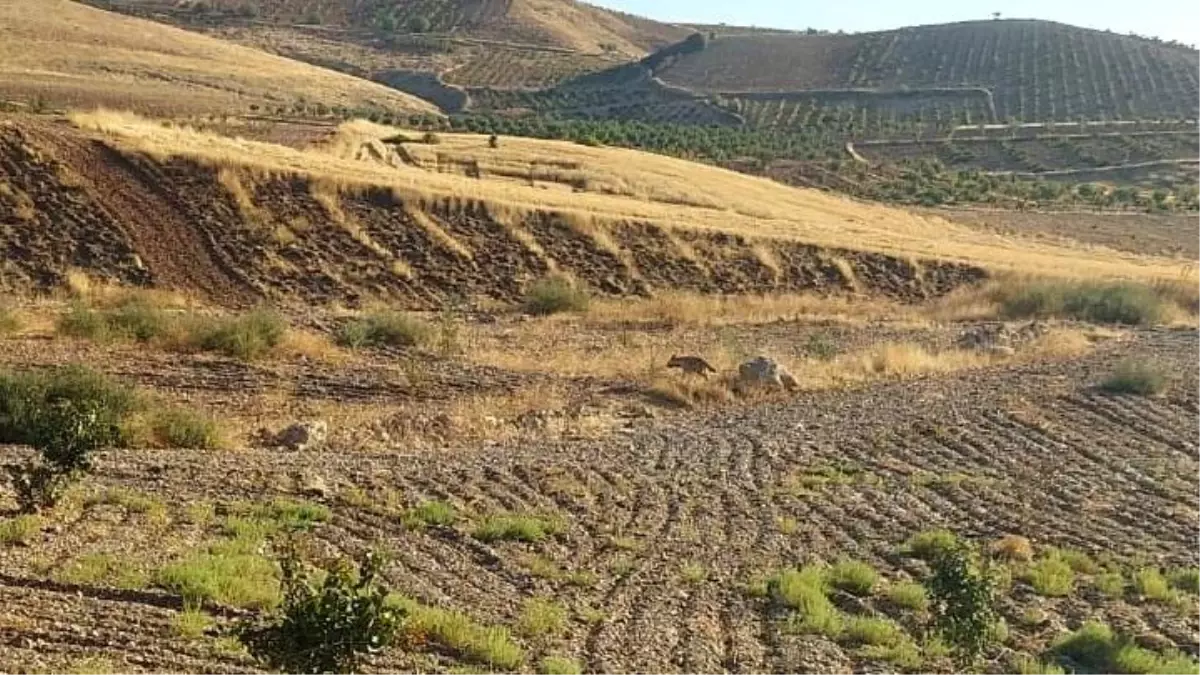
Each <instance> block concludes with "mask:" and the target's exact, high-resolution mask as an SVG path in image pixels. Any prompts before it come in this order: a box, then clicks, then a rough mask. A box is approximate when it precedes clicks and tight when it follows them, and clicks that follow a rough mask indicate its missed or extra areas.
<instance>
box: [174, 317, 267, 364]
mask: <svg viewBox="0 0 1200 675" xmlns="http://www.w3.org/2000/svg"><path fill="white" fill-rule="evenodd" d="M286 332H287V322H286V321H284V320H283V317H281V316H280V315H279V314H276V313H275V312H273V311H270V310H265V309H259V310H255V311H252V312H248V313H246V314H241V315H238V316H232V317H223V318H218V319H207V320H199V319H197V320H196V322H195V323H194V324H193V326H192V327H191V330H190V331H189V333H190V335H191V341H192V343H193V344H194V345H195V346H196V347H198V348H199V349H202V350H204V351H210V352H217V353H219V354H224V355H225V356H229V357H232V358H236V359H241V360H244V361H249V360H253V359H257V358H260V357H262V356H264V355H265V354H266V353H267V352H269V351H270V350H272V349H274V348H276V347H278V346H279V345H280V344H281V343H282V342H283V337H284V335H285V334H286Z"/></svg>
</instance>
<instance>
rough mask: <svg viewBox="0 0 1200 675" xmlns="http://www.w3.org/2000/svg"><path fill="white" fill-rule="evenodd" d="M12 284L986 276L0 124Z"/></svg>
mask: <svg viewBox="0 0 1200 675" xmlns="http://www.w3.org/2000/svg"><path fill="white" fill-rule="evenodd" d="M0 203H3V204H5V205H11V207H12V208H9V209H5V210H4V211H3V212H0V214H2V215H0V246H3V247H4V248H5V250H6V251H7V254H6V256H5V261H6V262H5V265H4V267H3V268H0V270H3V277H2V279H3V281H4V283H5V284H6V285H8V286H11V287H15V288H42V289H45V288H49V287H53V286H55V285H57V284H59V283H61V281H62V280H63V278H64V276H65V273H66V272H67V271H68V270H69V269H70V268H73V267H74V268H81V269H83V270H84V271H86V272H87V273H89V274H91V275H94V276H97V277H100V278H106V279H111V280H115V281H121V282H127V283H136V284H152V285H156V286H162V287H168V288H174V289H178V290H184V291H188V292H191V293H194V294H195V295H198V296H200V297H203V298H206V299H208V300H210V301H212V302H215V303H219V304H223V305H230V306H238V305H246V304H252V303H254V302H258V301H262V300H270V301H275V302H288V301H300V302H306V303H313V302H341V303H346V304H351V305H356V304H359V303H361V302H363V301H365V300H371V299H378V300H385V301H388V302H391V303H395V304H399V305H406V306H410V307H413V308H428V307H434V306H438V305H440V304H442V303H444V302H445V301H446V300H447V299H449V298H454V297H458V298H478V297H490V298H494V299H497V300H502V301H513V300H516V299H518V298H520V296H521V294H522V292H523V289H524V288H525V287H526V286H527V285H528V284H529V283H530V282H531V281H532V280H534V279H536V278H538V277H540V276H543V275H544V274H546V273H547V272H548V271H550V270H551V269H558V270H562V271H565V272H567V273H569V274H571V275H573V276H575V277H576V278H578V279H580V280H582V281H584V282H586V283H587V284H588V285H589V286H590V287H591V288H593V289H594V290H595V291H596V292H598V293H601V294H607V295H648V294H652V293H653V292H654V291H656V290H673V289H689V290H700V291H704V292H717V293H769V292H782V291H802V290H817V291H821V290H829V291H855V292H864V293H871V294H880V295H885V296H888V297H893V298H898V299H914V300H916V299H922V298H926V297H931V296H936V295H940V294H943V293H946V292H948V291H949V290H951V289H953V288H954V287H956V286H958V285H960V284H962V283H969V282H973V281H976V280H979V279H981V278H982V277H983V276H984V272H983V271H982V270H980V269H978V268H975V267H970V266H966V265H960V264H954V263H943V262H934V261H926V262H920V263H917V262H910V261H906V260H900V259H897V258H895V257H892V256H888V255H884V254H877V253H864V252H857V251H840V250H833V249H821V248H817V247H813V246H804V245H801V244H797V243H792V242H787V241H780V240H770V239H761V240H760V239H755V238H753V237H748V236H743V235H735V234H727V233H723V232H719V231H688V230H674V231H672V232H667V231H666V230H664V229H663V228H662V227H660V226H658V225H654V224H649V223H644V222H643V223H638V222H629V223H623V224H619V225H613V226H608V225H601V224H597V223H592V222H580V219H579V218H578V217H577V216H576V215H575V214H564V213H560V212H557V211H532V212H529V213H524V214H519V215H516V216H513V215H512V214H508V213H504V214H501V213H498V212H493V211H492V210H490V207H489V205H487V204H485V203H482V202H479V201H473V200H469V199H440V200H436V201H430V200H426V199H414V198H408V197H402V196H401V195H399V194H397V193H395V192H394V191H391V190H389V189H387V188H348V187H344V186H338V185H336V184H333V183H328V184H326V183H322V182H320V181H315V180H313V179H311V178H308V177H304V176H298V175H281V174H278V173H267V172H265V171H255V170H252V169H249V168H245V167H234V166H219V165H217V166H213V165H206V164H201V163H199V162H196V161H194V160H190V159H183V158H172V159H159V158H156V157H153V156H151V155H149V154H145V153H141V152H136V151H133V150H129V149H125V148H121V147H119V146H117V145H115V144H112V143H111V142H109V141H106V140H101V139H97V138H93V137H90V136H88V135H87V134H85V133H82V132H79V131H77V130H75V129H73V128H71V127H69V126H66V125H58V124H54V123H47V122H44V121H37V120H29V119H27V118H16V119H14V120H12V121H9V122H7V123H5V124H4V126H2V127H0Z"/></svg>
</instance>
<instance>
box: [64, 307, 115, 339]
mask: <svg viewBox="0 0 1200 675" xmlns="http://www.w3.org/2000/svg"><path fill="white" fill-rule="evenodd" d="M55 331H56V332H57V333H58V334H59V335H64V336H66V337H74V338H83V339H85V340H91V341H93V342H103V341H105V340H108V339H109V337H110V332H109V325H108V321H107V320H106V319H105V317H104V315H103V314H101V313H100V312H98V311H96V310H94V309H92V308H90V307H88V306H87V305H86V304H84V303H82V302H78V301H76V302H73V303H71V306H70V307H69V308H67V311H66V313H64V314H63V315H62V316H60V317H59V318H58V323H57V324H56V325H55Z"/></svg>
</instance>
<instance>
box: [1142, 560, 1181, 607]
mask: <svg viewBox="0 0 1200 675" xmlns="http://www.w3.org/2000/svg"><path fill="white" fill-rule="evenodd" d="M1133 590H1134V591H1136V592H1137V594H1138V595H1140V596H1142V597H1144V598H1146V599H1147V600H1157V601H1159V602H1168V601H1170V600H1172V599H1174V597H1175V591H1174V590H1172V589H1171V584H1170V583H1169V582H1168V581H1167V578H1166V577H1164V576H1163V574H1162V572H1160V571H1159V570H1158V569H1156V568H1153V567H1143V568H1141V569H1139V570H1137V571H1136V572H1134V573H1133Z"/></svg>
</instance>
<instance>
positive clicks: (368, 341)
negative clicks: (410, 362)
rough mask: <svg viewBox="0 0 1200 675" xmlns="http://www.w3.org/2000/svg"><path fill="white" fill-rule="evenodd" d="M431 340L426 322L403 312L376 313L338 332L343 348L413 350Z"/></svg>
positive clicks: (357, 320)
mask: <svg viewBox="0 0 1200 675" xmlns="http://www.w3.org/2000/svg"><path fill="white" fill-rule="evenodd" d="M433 336H434V329H433V326H431V325H429V323H428V322H426V321H423V320H422V319H420V318H418V317H415V316H413V315H411V314H405V313H403V312H377V313H375V314H370V315H367V316H365V317H362V318H360V319H356V320H354V321H351V322H350V323H348V324H346V325H345V326H343V327H342V328H341V330H339V331H338V335H337V342H338V344H340V345H342V346H343V347H349V348H351V349H361V348H363V347H379V346H384V345H387V346H392V347H414V346H422V345H425V344H428V343H429V342H430V341H431V340H432V339H433Z"/></svg>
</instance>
